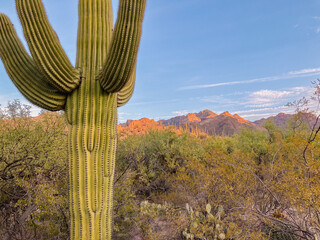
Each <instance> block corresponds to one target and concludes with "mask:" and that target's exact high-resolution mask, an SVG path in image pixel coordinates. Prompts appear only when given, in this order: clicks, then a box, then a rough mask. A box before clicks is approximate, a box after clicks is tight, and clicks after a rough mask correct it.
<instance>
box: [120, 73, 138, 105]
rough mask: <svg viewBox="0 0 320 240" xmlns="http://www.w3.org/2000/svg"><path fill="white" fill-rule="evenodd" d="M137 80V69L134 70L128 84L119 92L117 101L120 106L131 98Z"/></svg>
mask: <svg viewBox="0 0 320 240" xmlns="http://www.w3.org/2000/svg"><path fill="white" fill-rule="evenodd" d="M135 81H136V70H134V72H133V74H132V75H131V77H130V79H129V81H128V82H127V83H126V85H125V86H124V87H123V88H122V89H121V91H120V92H118V103H117V106H118V107H122V106H123V105H125V104H126V103H127V102H128V101H129V100H130V98H131V96H132V94H133V91H134V86H135Z"/></svg>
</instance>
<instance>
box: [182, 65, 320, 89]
mask: <svg viewBox="0 0 320 240" xmlns="http://www.w3.org/2000/svg"><path fill="white" fill-rule="evenodd" d="M316 75H320V68H307V69H302V70H297V71H291V72H288V73H286V74H283V75H278V76H273V77H264V78H254V79H250V80H244V81H232V82H221V83H213V84H203V85H193V86H186V87H181V88H180V89H179V90H193V89H202V88H213V87H220V86H231V85H239V84H249V83H258V82H271V81H278V80H283V79H293V78H302V77H309V76H316Z"/></svg>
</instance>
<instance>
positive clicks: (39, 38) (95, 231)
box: [0, 0, 146, 240]
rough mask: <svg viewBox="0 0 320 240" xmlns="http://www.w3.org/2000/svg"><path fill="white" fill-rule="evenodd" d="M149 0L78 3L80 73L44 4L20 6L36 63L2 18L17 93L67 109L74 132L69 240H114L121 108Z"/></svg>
mask: <svg viewBox="0 0 320 240" xmlns="http://www.w3.org/2000/svg"><path fill="white" fill-rule="evenodd" d="M145 6H146V0H120V3H119V11H118V18H117V21H116V24H115V26H114V30H113V19H112V18H113V17H112V6H111V0H79V27H78V40H77V60H76V66H75V67H74V66H72V64H71V63H70V61H69V59H68V58H67V55H66V54H65V52H64V50H63V49H62V47H61V45H60V43H59V40H58V37H57V35H56V33H55V31H54V30H53V29H52V27H51V26H50V23H49V21H48V19H47V16H46V13H45V9H44V6H43V3H42V1H41V0H16V8H17V11H18V15H19V18H20V21H21V24H22V27H23V31H24V35H25V37H26V39H27V43H28V46H29V49H30V52H31V56H32V57H31V56H29V54H28V53H27V51H26V50H25V49H24V47H23V45H22V44H21V42H20V40H19V39H18V37H17V34H16V32H15V30H14V28H13V25H12V23H11V22H10V20H9V18H8V17H7V16H6V15H4V14H0V57H1V59H2V61H3V63H4V66H5V68H6V70H7V73H8V75H9V76H10V78H11V79H12V81H13V83H14V84H15V85H16V86H17V88H18V89H19V90H20V92H21V93H22V94H23V95H24V96H25V97H26V98H27V99H28V100H29V101H30V102H32V103H33V104H35V105H37V106H40V107H42V108H44V109H47V110H51V111H57V110H64V111H65V115H66V119H67V122H68V127H69V134H68V150H69V168H70V173H69V175H70V178H69V181H70V183H69V185H70V216H71V217H70V218H71V231H70V232H71V233H70V235H71V239H75V240H78V239H83V240H89V239H94V240H95V239H111V228H112V207H113V206H112V203H113V180H114V168H115V152H116V146H117V137H116V135H117V132H116V124H117V107H119V106H122V105H124V104H125V103H126V102H128V100H129V99H130V97H131V95H132V92H133V88H134V83H135V67H136V59H137V52H138V47H139V42H140V37H141V30H142V21H143V16H144V11H145Z"/></svg>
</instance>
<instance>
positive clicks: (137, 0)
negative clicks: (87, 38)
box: [97, 0, 146, 92]
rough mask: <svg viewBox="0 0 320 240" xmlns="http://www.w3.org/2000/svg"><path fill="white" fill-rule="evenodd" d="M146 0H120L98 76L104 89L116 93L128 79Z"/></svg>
mask: <svg viewBox="0 0 320 240" xmlns="http://www.w3.org/2000/svg"><path fill="white" fill-rule="evenodd" d="M145 7H146V0H120V4H119V11H118V18H117V22H116V25H115V30H114V33H113V36H112V41H111V46H110V48H109V52H108V56H107V59H106V61H105V63H104V66H103V68H102V70H101V71H100V73H99V75H98V77H97V79H98V80H99V81H100V84H101V87H102V88H103V89H104V90H105V91H107V92H118V91H120V90H121V89H122V88H123V87H124V86H125V85H126V83H127V82H128V81H129V79H130V77H131V75H132V73H133V70H134V67H135V63H136V60H137V53H138V48H139V43H140V38H141V33H142V21H143V17H144V12H145Z"/></svg>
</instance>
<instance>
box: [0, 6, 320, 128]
mask: <svg viewBox="0 0 320 240" xmlns="http://www.w3.org/2000/svg"><path fill="white" fill-rule="evenodd" d="M77 2H78V1H77V0H67V1H65V0H55V1H52V0H44V4H45V7H46V9H47V13H48V16H49V20H50V22H51V23H52V25H53V27H54V29H55V30H56V32H57V34H58V35H59V38H60V41H61V43H62V46H63V47H64V49H65V51H66V52H67V54H68V56H69V57H70V59H71V61H72V62H73V63H74V62H75V57H76V36H77ZM112 2H113V6H114V12H115V15H116V11H117V5H118V1H116V0H113V1H112ZM0 11H1V12H3V13H6V14H7V15H8V16H9V17H10V18H11V20H12V21H13V23H14V25H15V27H16V28H17V31H18V34H19V36H20V38H21V39H23V34H22V30H21V26H20V23H19V21H18V17H17V14H16V11H15V6H14V1H13V0H1V4H0ZM23 42H24V43H25V40H23ZM317 78H320V1H319V0H242V1H239V0H149V1H148V4H147V9H146V17H145V22H144V29H143V36H142V41H141V47H140V51H139V56H138V70H137V82H136V88H135V92H134V95H133V97H132V99H131V100H130V102H129V103H128V104H127V105H126V106H124V107H121V108H120V109H119V119H120V121H121V122H123V121H125V120H126V119H139V118H142V117H148V118H153V119H156V120H158V119H167V118H170V117H173V116H176V115H181V114H186V113H187V112H199V111H201V110H203V109H210V110H212V111H214V112H216V113H221V112H224V111H226V110H228V111H229V112H231V113H233V114H235V113H238V114H239V115H240V116H243V117H244V118H246V119H248V120H255V119H259V118H262V117H267V116H270V115H274V114H276V113H278V112H292V111H293V109H289V108H287V107H284V105H286V103H288V102H290V101H294V100H296V99H299V98H301V97H302V96H310V95H311V94H312V88H311V81H314V80H316V79H317ZM0 84H1V87H0V104H1V105H2V106H6V104H7V101H8V100H12V99H15V98H18V99H21V100H22V101H26V100H24V98H23V97H22V96H21V95H20V94H19V93H18V91H17V90H16V88H15V87H14V85H13V84H12V83H11V81H10V80H9V78H8V76H7V75H6V73H5V70H4V68H3V65H2V63H0ZM36 112H38V109H36V108H34V113H36Z"/></svg>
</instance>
